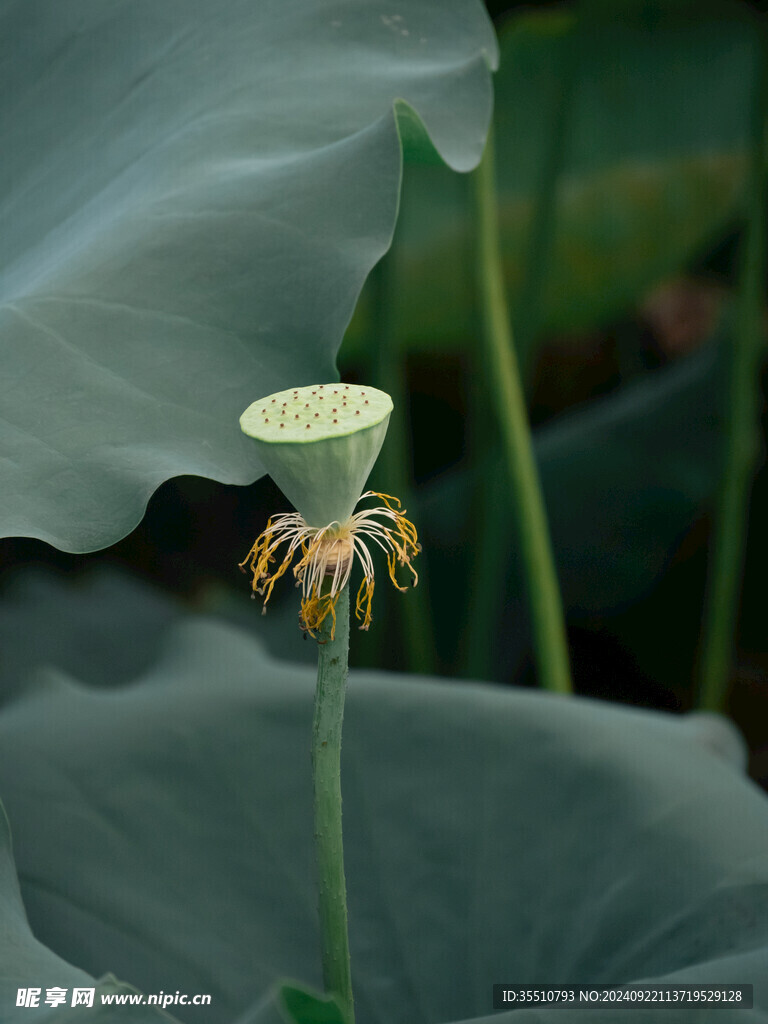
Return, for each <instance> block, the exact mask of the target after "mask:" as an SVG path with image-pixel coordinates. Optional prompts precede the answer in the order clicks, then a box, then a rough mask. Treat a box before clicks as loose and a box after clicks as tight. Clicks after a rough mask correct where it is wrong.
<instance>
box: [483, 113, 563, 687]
mask: <svg viewBox="0 0 768 1024" xmlns="http://www.w3.org/2000/svg"><path fill="white" fill-rule="evenodd" d="M474 201H475V225H476V232H477V249H478V254H477V272H478V287H479V292H480V297H481V304H482V318H483V339H484V342H485V347H486V358H487V364H488V372H489V378H490V380H489V385H490V389H491V394H492V397H493V402H494V404H495V408H496V415H497V419H498V423H499V426H500V428H501V435H502V443H503V449H504V455H505V460H506V464H507V472H508V475H509V485H510V493H511V499H512V504H511V508H510V519H511V521H512V522H513V523H514V524H515V526H516V528H517V533H518V543H519V546H520V555H521V560H522V565H523V572H524V576H525V582H526V591H527V598H528V604H529V607H530V612H531V625H532V629H533V644H534V655H535V659H536V665H537V668H538V672H539V678H540V682H541V684H542V686H544V687H545V688H546V689H549V690H553V691H555V692H557V693H570V692H571V691H572V689H573V687H572V683H571V673H570V665H569V661H568V644H567V640H566V631H565V621H564V617H563V606H562V600H561V597H560V589H559V585H558V580H557V573H556V571H555V563H554V558H553V555H552V545H551V542H550V538H549V529H548V526H547V520H546V513H545V509H544V499H543V496H542V491H541V483H540V480H539V475H538V470H537V467H536V462H535V460H534V457H533V447H532V444H531V431H530V426H529V423H528V415H527V410H526V406H525V396H524V393H523V388H522V384H521V381H520V372H519V368H518V363H517V357H516V354H515V348H514V342H513V338H512V328H511V325H510V317H509V309H508V307H507V301H506V296H505V292H504V277H503V273H502V267H501V251H500V243H499V229H498V204H497V200H496V182H495V171H494V155H493V134H492V132H490V133H489V135H488V142H487V144H486V148H485V153H484V154H483V159H482V160H481V162H480V166H479V167H478V169H477V170H476V171H475V173H474Z"/></svg>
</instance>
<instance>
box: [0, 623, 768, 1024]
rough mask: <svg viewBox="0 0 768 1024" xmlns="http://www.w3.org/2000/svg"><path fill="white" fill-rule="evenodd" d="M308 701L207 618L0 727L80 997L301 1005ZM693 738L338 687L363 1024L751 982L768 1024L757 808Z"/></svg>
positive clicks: (211, 1021)
mask: <svg viewBox="0 0 768 1024" xmlns="http://www.w3.org/2000/svg"><path fill="white" fill-rule="evenodd" d="M116 614H117V613H116ZM130 640H131V624H130V623H126V637H125V643H126V644H128V643H130ZM115 658H116V661H119V660H120V650H119V649H118V650H116V652H115ZM313 687H314V673H313V671H312V670H311V669H309V668H301V667H298V666H295V665H291V664H289V663H283V662H280V661H276V660H274V659H272V658H271V657H269V656H267V655H266V654H265V653H264V650H263V648H262V647H261V646H260V645H259V643H258V642H256V641H254V639H252V638H251V637H250V636H249V635H248V634H247V633H246V632H245V631H243V630H240V629H235V628H233V627H228V626H225V625H222V624H220V623H215V622H211V621H208V620H205V619H203V618H191V619H189V620H188V621H186V622H184V623H181V624H176V625H175V626H173V627H172V628H171V630H170V631H169V633H168V635H167V636H166V638H165V647H164V651H163V653H162V656H161V657H160V659H159V660H158V661H157V663H156V664H154V665H153V666H152V667H151V668H149V669H148V670H146V671H145V672H143V673H142V674H141V676H140V678H138V679H137V680H136V681H135V683H133V684H128V685H123V686H118V687H114V688H111V689H94V688H89V687H87V686H84V685H82V684H80V683H77V682H75V681H74V680H71V679H68V678H67V677H65V676H64V675H62V674H61V673H60V672H58V671H56V670H55V669H53V668H48V669H41V670H40V671H39V672H38V673H36V674H35V676H34V677H32V678H30V680H28V684H27V686H26V687H25V692H24V693H23V695H20V696H19V697H18V698H17V699H16V700H15V701H13V702H11V703H10V704H8V705H7V706H6V707H5V708H4V709H3V711H2V714H0V791H1V792H2V794H3V799H4V802H5V806H6V809H7V812H8V817H9V820H10V822H11V827H12V829H13V833H14V845H15V853H16V862H17V865H18V872H19V878H20V881H21V891H22V895H23V898H24V902H25V904H26V908H27V913H28V915H29V920H30V922H31V926H32V929H33V931H34V933H35V935H36V936H37V938H38V940H39V941H40V942H42V943H44V944H45V946H46V947H47V948H48V949H50V950H51V951H53V952H54V953H55V954H57V955H58V956H61V957H64V958H66V959H67V960H68V961H69V962H71V963H74V964H77V965H78V966H79V967H80V968H82V969H83V970H85V971H87V972H88V973H89V974H90V975H92V976H101V975H103V974H104V973H105V972H106V971H112V972H114V973H115V974H117V975H118V976H119V977H121V978H125V979H127V980H129V981H130V982H131V984H133V985H136V986H137V987H139V988H140V989H141V990H142V991H144V992H148V993H149V992H157V991H160V990H162V991H165V992H168V991H175V990H176V989H178V990H180V991H181V992H186V993H195V992H200V993H210V994H211V995H212V996H213V1004H212V1006H211V1007H210V1008H206V1011H205V1014H204V1015H203V1013H202V1011H200V1010H197V1011H196V1010H194V1009H192V1008H189V1009H187V1008H182V1007H178V1008H177V1007H175V1006H174V1007H173V1011H174V1014H177V1015H178V1017H179V1019H181V1020H184V1021H187V1020H188V1021H196V1020H204V1021H205V1022H206V1024H218V1022H233V1021H235V1020H238V1021H240V1024H245V1022H246V1021H247V1022H248V1024H264V1022H266V1021H269V1022H270V1024H271V1022H273V1021H278V1020H280V1019H281V1018H280V1016H279V1015H277V1014H279V1011H278V1010H277V1008H276V1007H277V1004H276V1002H275V999H274V998H273V996H274V993H275V991H276V990H275V985H276V983H277V981H278V979H280V978H283V979H285V978H291V979H301V980H302V981H303V983H304V984H306V985H308V986H310V987H312V988H315V989H318V988H319V987H320V978H319V955H318V943H317V920H316V907H315V894H314V884H313V868H312V850H311V832H312V826H311V819H310V814H311V785H310V777H309V771H310V769H309V752H308V743H309V735H310V730H311V715H312V693H313ZM723 728H724V727H723V726H721V727H720V731H722V729H723ZM715 732H716V733H717V732H718V729H717V728H716V729H715ZM726 732H727V730H726ZM728 735H729V736H730V734H728ZM712 740H713V730H712V728H711V727H709V726H706V727H705V728H702V725H701V723H700V722H699V720H698V719H693V720H688V719H680V718H677V719H675V718H672V717H667V716H664V715H661V714H657V713H649V712H642V711H635V710H630V709H626V708H617V707H612V706H609V705H606V704H600V703H597V702H592V701H588V700H580V699H573V700H566V699H562V698H557V697H553V696H550V695H544V694H539V693H533V692H525V691H515V690H511V689H507V688H494V687H490V686H487V685H482V684H462V683H456V682H450V683H449V682H440V681H438V680H434V679H423V678H405V677H398V676H396V675H386V674H383V673H354V672H353V674H352V676H351V680H350V686H349V696H348V704H347V712H346V716H345V739H344V750H343V757H342V760H343V767H342V771H343V791H344V828H345V843H346V866H347V878H348V883H349V907H350V927H351V943H352V956H353V963H354V977H355V985H356V1000H357V1019H358V1020H359V1022H360V1024H374V1022H375V1024H378V1022H381V1024H384V1022H386V1024H391V1022H392V1021H398V1024H425V1022H426V1024H440V1022H442V1024H445V1022H449V1021H458V1020H465V1019H467V1020H471V1019H473V1018H476V1017H477V1018H486V1017H488V1016H489V1015H490V1010H491V985H492V983H493V982H498V981H501V980H507V981H514V980H517V981H520V982H523V981H536V982H542V983H553V982H557V981H560V982H564V981H572V982H575V981H579V982H595V983H598V984H600V983H605V984H608V983H619V982H626V981H629V980H632V979H661V978H666V977H671V976H674V977H675V979H676V980H678V981H681V982H682V981H689V980H696V981H704V980H705V979H706V980H708V981H711V982H714V981H716V982H717V983H718V984H721V983H728V982H729V981H733V982H736V981H738V982H741V983H744V982H750V981H754V983H755V985H756V1003H757V1006H758V1007H759V1009H758V1010H756V1011H755V1012H754V1014H753V1015H752V1016H751V1018H750V1019H753V1020H755V1021H766V1020H768V988H767V987H766V982H765V973H764V966H762V965H764V961H765V956H766V955H768V914H767V913H766V911H768V865H767V864H766V859H765V848H766V844H767V843H768V804H766V800H765V797H764V795H762V794H761V793H760V791H759V790H758V789H757V788H756V787H754V786H753V785H752V784H751V783H750V782H748V781H747V780H746V779H745V778H744V777H743V775H742V774H741V772H740V770H739V769H738V768H737V767H736V766H735V765H734V763H733V761H732V759H730V758H725V757H723V756H722V755H721V754H719V753H717V752H716V751H715V750H714V749H713V748H714V747H715V746H717V745H718V744H719V740H718V742H717V743H714V744H713V741H712ZM730 742H732V740H731V741H730ZM9 998H10V995H9V993H8V992H0V1002H1V1003H2V1005H3V1006H6V1005H9ZM526 1012H527V1011H526ZM559 1013H560V1012H559V1011H558V1014H557V1015H552V1016H551V1019H552V1021H554V1022H556V1021H558V1020H561V1017H560V1015H559ZM523 1019H525V1018H523ZM535 1019H537V1020H542V1021H547V1022H549V1020H550V1015H548V1014H540V1015H539V1016H537V1017H535ZM578 1019H579V1020H581V1019H583V1018H578ZM603 1019H604V1020H606V1021H609V1022H610V1021H612V1020H613V1019H614V1017H613V1015H611V1014H610V1013H607V1014H606V1015H605V1016H603V1015H602V1014H601V1020H603ZM631 1019H632V1017H631V1016H630V1017H627V1016H626V1015H625V1013H624V1012H622V1013H621V1014H620V1015H617V1016H616V1020H623V1021H625V1022H626V1021H628V1020H631ZM697 1019H698V1020H703V1019H704V1018H703V1017H702V1016H701V1015H699V1016H698V1018H697V1017H696V1015H695V1013H694V1014H691V1013H690V1012H689V1011H685V1012H684V1013H681V1014H674V1013H672V1014H671V1015H670V1016H669V1020H670V1021H677V1020H679V1021H680V1022H681V1024H683V1022H688V1024H690V1022H691V1021H696V1020H697ZM718 1019H722V1020H723V1022H726V1021H729V1020H733V1021H734V1022H738V1021H741V1019H742V1018H741V1015H740V1014H738V1013H729V1012H728V1011H723V1014H722V1017H719V1018H718Z"/></svg>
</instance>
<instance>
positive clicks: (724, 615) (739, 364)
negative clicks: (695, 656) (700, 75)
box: [698, 33, 768, 711]
mask: <svg viewBox="0 0 768 1024" xmlns="http://www.w3.org/2000/svg"><path fill="white" fill-rule="evenodd" d="M760 42H761V50H760V71H759V75H758V76H757V78H758V80H757V82H756V85H755V101H754V110H753V132H752V139H753V145H752V160H751V169H750V183H749V194H748V199H747V202H748V220H747V226H746V232H745V237H744V242H743V256H742V265H741V274H740V281H739V296H738V306H737V321H736V329H735V332H734V335H733V342H732V348H731V353H730V366H729V377H728V397H727V406H726V425H725V443H724V460H725V464H724V466H723V474H722V478H721V484H720V492H719V495H718V501H717V506H716V510H715V520H714V528H713V536H712V542H711V543H712V548H711V550H712V554H711V560H710V567H709V579H708V581H707V593H706V597H705V604H704V615H703V620H702V634H703V635H702V641H701V642H702V650H701V656H700V660H699V666H698V668H699V672H698V675H699V680H698V682H699V700H698V705H699V707H700V708H702V709H705V710H708V711H722V710H724V709H725V705H726V702H727V697H728V689H729V683H730V677H731V669H732V661H733V648H734V641H735V633H736V625H737V621H738V608H739V598H740V594H741V580H742V574H743V568H744V550H745V542H746V532H747V523H748V518H749V497H750V491H751V488H752V480H753V478H754V475H755V471H756V469H757V464H758V460H759V457H760V444H761V440H760V438H761V430H760V367H761V364H762V361H763V357H764V325H763V306H764V283H765V231H766V200H765V126H766V116H767V115H768V70H767V68H766V64H767V62H766V45H765V39H764V38H763V34H762V33H761V34H760Z"/></svg>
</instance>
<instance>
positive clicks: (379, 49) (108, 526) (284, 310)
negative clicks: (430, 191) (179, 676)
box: [0, 0, 496, 551]
mask: <svg viewBox="0 0 768 1024" xmlns="http://www.w3.org/2000/svg"><path fill="white" fill-rule="evenodd" d="M0 40H2V42H1V43H0V120H1V121H2V140H3V151H4V153H5V159H4V161H3V167H2V170H1V171H0V196H2V205H1V206H0V214H1V215H2V220H3V235H2V243H0V337H2V339H3V344H2V347H1V349H0V351H2V374H3V380H4V388H3V396H2V410H1V411H0V443H1V444H2V456H3V458H2V462H0V473H1V474H2V476H0V495H1V497H0V532H1V533H2V534H3V535H16V536H25V537H26V536H33V537H40V538H42V539H43V540H46V541H48V542H49V543H51V544H53V545H56V546H59V547H61V548H63V549H65V550H68V551H87V550H93V549H97V548H101V547H104V546H106V545H108V544H111V543H114V542H115V541H117V540H118V539H119V538H120V537H122V536H124V535H125V534H126V533H128V532H129V531H130V530H131V529H133V527H134V526H135V525H136V523H137V522H138V521H139V520H140V518H141V516H142V514H143V511H144V508H145V505H146V502H147V499H148V497H149V495H150V494H151V493H152V492H153V491H154V490H155V488H156V487H157V486H158V485H159V484H160V483H161V482H162V481H163V480H166V479H168V478H169V477H172V476H175V475H179V474H182V473H192V474H198V475H200V476H210V477H213V478H215V479H217V480H222V481H226V482H228V483H239V484H245V483H248V482H250V481H252V480H254V479H255V478H256V477H258V476H259V475H260V473H261V472H262V470H261V468H260V465H259V463H258V462H257V460H256V458H255V456H254V454H253V451H252V449H251V447H249V444H248V442H247V440H245V439H244V438H243V437H242V436H241V434H240V431H239V427H238V417H239V415H240V413H241V412H242V411H243V409H244V408H245V407H246V406H247V405H248V404H250V402H252V401H253V400H254V397H258V395H263V394H268V393H269V392H272V391H275V390H278V389H280V388H284V387H289V386H295V385H299V384H306V383H310V382H312V381H313V380H316V379H318V378H320V379H322V378H325V379H330V378H332V377H334V376H335V368H334V358H335V354H336V350H337V348H338V345H339V343H340V340H341V337H342V335H343V332H344V328H345V327H346V325H347V323H348V321H349V318H350V317H351V315H352V311H353V309H354V305H355V301H356V299H357V296H358V293H359V291H360V289H361V287H362V285H363V282H364V280H365V277H366V275H367V273H368V271H369V270H370V269H371V267H372V266H373V264H374V263H375V262H376V260H377V259H378V258H379V257H380V256H381V255H382V254H383V253H384V252H385V250H386V249H387V248H388V246H389V242H390V238H391V235H392V230H393V227H394V222H395V217H396V211H397V205H398V201H399V196H398V193H399V186H400V173H401V153H400V144H399V139H398V130H397V123H396V115H395V112H394V106H395V101H396V100H398V99H400V98H404V99H405V100H407V101H408V103H409V104H411V105H412V107H413V109H415V110H418V116H419V117H420V118H422V119H423V121H424V125H425V128H426V131H427V132H428V133H429V137H430V139H431V142H432V145H433V146H434V147H435V148H436V150H437V151H439V153H440V154H441V156H442V157H443V158H444V159H445V160H446V161H447V162H448V164H450V165H451V166H452V167H454V168H457V169H463V170H466V169H468V168H469V167H471V166H473V164H474V163H476V162H477V160H478V158H479V155H480V152H481V149H482V145H483V138H484V134H485V128H486V125H487V120H488V117H489V112H490V104H491V83H490V69H489V66H488V64H489V62H490V63H493V62H494V61H495V52H496V43H495V37H494V34H493V31H492V28H491V25H490V23H489V21H488V19H487V17H486V16H485V13H484V11H483V9H482V7H481V5H480V4H479V3H477V2H476V0H446V3H443V4H441V5H440V8H439V10H437V9H436V8H435V7H434V5H433V4H431V3H429V2H428V0H414V2H413V3H411V4H409V5H408V12H407V15H406V14H403V15H401V14H392V12H391V11H390V8H389V5H387V4H385V3H383V0H374V2H372V3H368V4H366V5H365V6H364V7H361V6H360V5H359V4H356V3H354V2H350V0H336V2H334V3H330V4H323V5H322V6H318V5H317V4H314V3H312V2H309V0H290V2H288V3H286V2H284V0H280V2H276V0H268V2H259V3H252V2H251V3H239V2H235V0H230V2H227V3H224V4H218V5H217V6H216V8H215V9H213V8H211V6H210V4H208V3H206V2H204V0H163V2H162V3H158V2H157V0H133V2H131V3H128V4H119V5H112V6H110V7H108V8H102V7H100V6H98V5H96V6H94V5H93V4H92V3H90V2H88V0H75V2H72V3H68V4H67V5H66V6H64V7H62V6H61V5H60V4H56V3H53V2H52V0H32V2H30V3H27V4H22V5H19V4H6V5H5V6H4V8H3V10H2V13H0ZM414 116H415V115H414Z"/></svg>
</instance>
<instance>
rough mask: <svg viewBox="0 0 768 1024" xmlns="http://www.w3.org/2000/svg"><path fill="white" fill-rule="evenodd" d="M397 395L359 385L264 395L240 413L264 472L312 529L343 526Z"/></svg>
mask: <svg viewBox="0 0 768 1024" xmlns="http://www.w3.org/2000/svg"><path fill="white" fill-rule="evenodd" d="M391 412H392V399H391V398H390V397H389V395H387V394H385V392H383V391H377V389H376V388H371V387H367V386H365V385H362V386H360V385H357V384H311V385H309V386H308V387H303V388H292V389H291V390H290V391H278V392H277V393H276V394H274V395H267V397H266V398H262V399H260V400H259V401H258V402H254V403H253V404H252V405H250V406H249V407H248V408H247V409H246V410H245V412H244V413H243V415H242V416H241V417H240V426H241V428H242V430H243V433H245V434H247V435H248V437H251V438H253V440H254V441H255V442H256V444H257V447H258V452H259V457H260V458H261V461H262V463H263V464H264V467H265V469H266V470H267V472H268V473H269V475H270V476H271V477H272V479H273V480H274V481H275V483H276V484H277V486H278V487H279V488H280V490H281V491H282V492H283V494H284V495H285V496H286V498H288V500H289V501H290V502H291V504H292V505H293V506H294V508H296V509H297V511H298V512H300V513H301V515H302V516H303V518H304V519H305V520H306V522H307V523H308V524H309V525H310V526H317V527H321V526H326V525H327V524H328V523H332V522H339V523H344V522H346V520H347V519H349V517H350V516H351V515H352V512H353V511H354V508H355V504H356V503H357V501H358V499H359V498H360V495H361V494H362V493H363V489H364V487H365V482H366V480H367V479H368V475H369V473H370V472H371V469H372V468H373V464H374V462H375V461H376V459H377V457H378V454H379V452H380V450H381V446H382V444H383V443H384V437H385V435H386V433H387V426H388V424H389V416H390V413H391Z"/></svg>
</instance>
